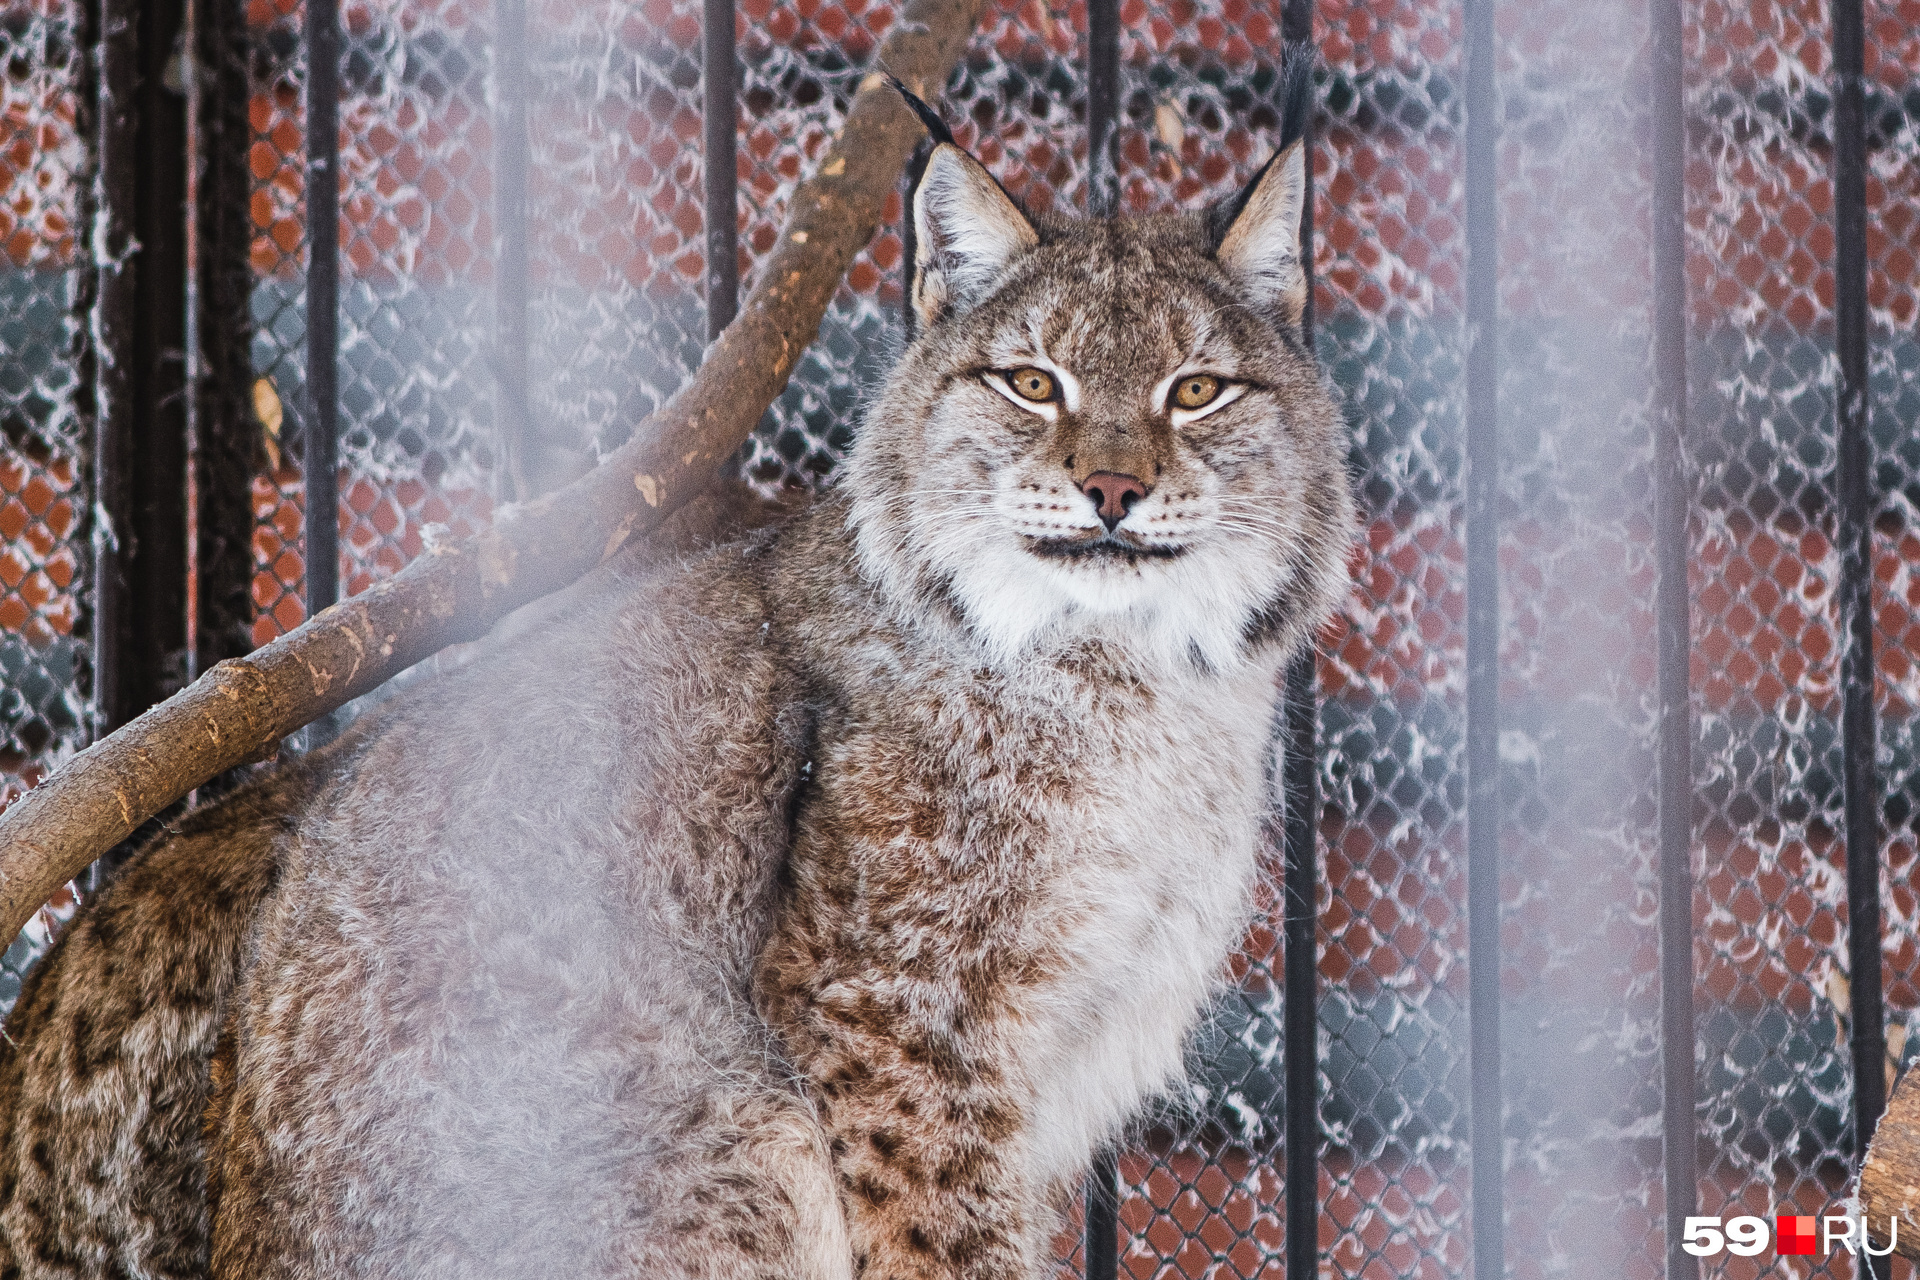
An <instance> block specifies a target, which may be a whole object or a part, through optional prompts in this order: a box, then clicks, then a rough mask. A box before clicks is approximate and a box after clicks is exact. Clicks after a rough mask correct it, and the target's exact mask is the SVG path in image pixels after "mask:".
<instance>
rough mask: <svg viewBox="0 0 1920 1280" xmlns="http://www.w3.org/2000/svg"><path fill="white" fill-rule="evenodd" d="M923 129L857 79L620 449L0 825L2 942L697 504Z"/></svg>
mask: <svg viewBox="0 0 1920 1280" xmlns="http://www.w3.org/2000/svg"><path fill="white" fill-rule="evenodd" d="M985 7H986V6H985V0H912V2H911V3H910V4H908V6H907V8H906V10H905V11H904V12H903V13H902V14H901V16H900V19H899V21H898V22H897V23H896V24H895V26H894V28H893V30H892V31H890V32H889V33H888V35H887V38H886V40H885V42H884V43H883V44H882V45H881V48H880V65H881V66H882V67H884V68H886V69H887V70H888V71H891V72H892V73H893V74H895V75H897V76H899V77H900V78H901V79H902V80H903V81H905V82H906V83H907V85H908V87H910V88H911V89H913V90H914V92H915V93H918V94H921V95H923V96H927V95H928V94H929V93H930V92H931V93H938V92H939V90H940V89H941V88H942V87H943V86H944V85H945V83H946V78H947V74H948V72H949V71H951V70H952V68H953V65H954V63H955V62H957V61H958V60H959V57H960V54H961V53H962V52H963V51H964V49H965V48H966V43H967V40H968V37H969V36H970V35H971V34H972V32H973V29H974V27H975V25H976V24H977V23H978V21H979V18H980V14H981V12H982V11H983V10H984V8H985ZM921 132H922V130H921V127H920V124H919V123H918V121H916V120H915V118H914V116H913V113H912V112H911V111H909V110H908V109H907V107H906V105H905V103H903V102H902V101H901V100H900V98H899V96H898V95H897V94H895V93H894V92H893V91H892V90H891V89H889V88H887V87H886V85H885V83H884V82H883V80H882V79H881V77H880V75H879V74H878V73H875V74H872V75H869V76H867V78H866V79H865V80H864V81H863V82H862V84H861V86H860V90H859V92H858V94H857V95H856V96H855V98H854V101H853V105H852V107H851V108H850V109H849V111H848V113H847V118H846V121H845V123H844V125H843V126H842V128H841V131H840V133H839V134H837V135H836V136H835V138H834V141H833V144H832V146H831V147H830V148H829V149H828V151H827V154H826V157H825V159H824V160H823V161H822V162H821V164H820V167H819V169H818V170H817V171H816V172H815V173H814V174H813V176H811V177H810V178H808V179H807V180H806V181H804V182H802V183H801V184H800V186H799V187H798V188H797V189H796V190H795V191H794V194H793V203H792V206H791V208H790V209H789V211H788V214H787V222H786V226H785V227H784V228H783V229H782V232H781V237H780V243H779V245H778V247H777V248H776V249H775V251H774V254H773V257H772V258H771V260H770V261H768V262H767V264H766V266H765V267H764V268H763V269H762V271H761V273H760V278H759V280H758V281H757V282H756V283H755V285H754V288H753V292H752V294H751V295H750V296H749V297H748V298H747V301H746V305H745V306H744V307H742V308H741V311H740V314H739V316H738V317H737V318H736V319H735V320H734V321H733V323H732V324H730V325H728V326H727V328H726V330H725V332H723V333H722V334H721V335H720V337H719V338H718V339H716V340H715V341H714V344H713V346H712V347H711V348H709V349H708V351H707V355H706V359H705V361H704V362H703V363H702V364H701V366H700V369H699V371H698V372H697V373H696V374H695V375H694V377H693V378H692V380H691V381H689V382H688V383H687V385H686V386H685V387H683V388H682V389H681V390H680V392H679V394H677V395H675V396H674V397H673V398H672V399H671V400H669V401H668V402H667V403H666V404H665V405H664V406H662V408H661V409H660V411H659V412H658V413H656V414H654V415H653V416H651V417H650V418H648V419H647V420H646V421H644V422H643V423H641V424H640V426H639V427H638V428H637V429H636V430H635V432H634V436H633V439H631V440H630V441H628V442H627V443H626V444H625V445H623V446H622V447H621V448H620V449H619V450H617V451H616V452H615V453H613V454H612V455H611V456H609V457H608V458H607V460H606V461H605V462H604V463H602V464H601V465H600V466H599V467H597V468H596V469H594V470H593V471H592V472H590V473H588V474H587V475H585V476H583V477H581V479H579V480H578V481H576V482H575V483H573V484H571V485H569V486H567V487H566V488H565V489H562V490H560V491H558V492H557V493H552V494H548V495H546V496H545V497H542V498H539V499H537V500H535V501H533V502H531V503H528V504H526V505H525V506H521V507H509V508H507V509H505V510H503V511H502V512H501V513H500V514H499V517H498V519H497V520H496V521H495V522H494V525H493V527H492V528H491V529H490V530H489V531H487V532H486V533H484V534H481V535H480V536H479V537H476V538H472V539H469V540H467V541H465V542H460V543H455V544H450V545H443V546H437V547H434V548H432V549H431V550H429V551H428V552H427V553H426V554H424V555H422V556H420V557H419V558H418V559H416V560H415V561H414V562H413V563H412V564H410V565H408V566H407V567H406V568H405V569H403V570H402V571H401V572H400V573H399V574H397V575H396V576H394V577H393V578H391V579H389V580H388V581H386V582H383V583H381V584H380V585H378V586H375V587H373V588H372V589H370V590H368V591H366V592H363V593H362V594H360V595H358V596H355V597H353V598H352V599H350V600H346V601H343V602H342V603H340V604H337V605H335V606H334V607H332V608H330V609H327V610H326V611H324V612H323V613H320V614H319V615H317V616H315V617H313V618H311V619H309V620H308V621H307V622H306V623H305V624H304V625H302V626H301V627H300V628H298V629H297V630H295V631H293V632H291V633H289V634H288V635H285V636H282V637H281V638H280V639H278V640H275V641H273V642H272V643H270V644H267V645H264V646H262V647H261V648H259V649H257V650H255V651H254V652H253V653H251V654H249V655H248V656H246V657H244V658H235V659H229V660H227V661H225V662H222V663H220V664H219V665H218V666H216V667H214V668H213V669H212V670H211V671H209V672H207V674H206V675H204V676H202V677H201V678H200V679H199V680H197V681H195V682H194V684H193V685H192V686H191V687H189V688H187V689H184V690H182V691H181V692H180V693H178V694H176V695H175V696H173V697H172V698H169V699H168V700H167V701H165V702H163V703H161V704H160V705H159V706H157V707H154V708H152V709H151V710H149V711H147V712H146V713H145V714H144V715H142V716H140V717H139V718H138V719H136V720H134V721H133V722H132V723H130V724H128V725H126V726H125V727H124V728H121V729H120V730H118V731H117V732H115V733H113V734H111V735H109V736H108V737H106V738H103V739H102V740H101V741H99V742H96V743H94V744H93V745H92V746H91V747H88V748H87V749H86V750H85V751H82V752H80V753H79V754H78V755H76V756H74V757H73V758H72V759H71V760H69V761H67V762H66V763H65V764H64V765H62V766H61V767H60V768H59V769H58V770H56V771H55V772H54V773H53V774H52V775H50V776H49V777H48V778H46V779H45V780H44V781H43V782H41V784H40V785H39V786H37V787H35V788H34V789H33V790H31V791H29V792H28V793H27V794H26V795H24V796H22V797H21V798H20V799H19V800H17V801H15V802H14V803H13V804H12V805H11V806H10V807H9V808H8V809H7V811H6V812H5V813H4V814H0V937H5V938H11V937H13V936H14V935H15V934H16V933H18V932H19V931H20V929H21V927H22V926H23V925H24V924H25V923H26V922H27V920H28V919H29V918H30V917H31V916H32V915H33V913H34V912H35V911H37V910H39V908H40V906H41V904H43V903H44V902H46V901H47V899H48V898H49V897H51V896H52V895H53V893H54V892H55V891H56V890H57V889H59V887H60V886H61V885H62V884H64V883H65V882H66V881H67V880H70V879H72V878H73V877H74V876H75V875H77V874H79V872H80V871H81V870H82V869H83V868H85V867H86V865H87V864H88V863H90V862H91V861H93V860H94V859H95V858H97V857H99V856H100V855H101V854H102V853H104V852H106V851H107V850H108V849H111V848H112V847H113V846H114V845H115V844H117V843H119V842H120V841H121V840H123V839H125V838H126V837H127V836H128V835H130V834H132V832H133V831H134V830H135V828H137V827H138V826H139V825H140V824H141V823H142V822H144V821H145V820H146V819H148V818H150V817H152V816H153V815H154V814H156V813H158V812H159V811H160V810H161V809H163V808H165V807H166V806H167V805H169V804H171V803H173V802H174V801H175V800H177V799H179V798H180V797H181V796H184V795H185V794H186V793H187V792H189V791H191V790H192V789H193V788H195V787H197V786H199V785H201V784H202V783H204V782H207V781H208V780H209V779H211V778H213V777H215V776H217V775H218V774H220V773H222V772H224V771H225V770H227V769H231V768H233V767H234V766H236V765H241V764H245V763H247V762H249V761H253V760H259V759H263V758H265V757H267V756H269V755H271V754H272V753H273V752H274V751H275V750H276V749H277V748H278V746H279V743H280V740H281V739H282V738H284V737H285V736H286V735H287V734H289V733H291V732H293V731H294V730H295V729H298V728H300V727H301V726H302V725H305V724H307V723H309V722H311V721H313V720H314V719H316V718H318V717H319V716H322V715H324V714H326V713H327V712H329V711H332V710H334V709H335V708H336V707H339V706H341V705H342V704H344V703H346V702H347V701H348V700H349V699H352V698H355V697H358V696H359V695H361V694H363V693H366V692H368V691H369V690H371V689H374V688H375V687H377V686H378V685H380V684H381V683H383V682H384V681H386V680H387V679H388V678H390V677H392V676H394V675H396V674H398V673H399V672H401V671H403V670H405V669H406V668H407V667H410V666H412V665H413V664H414V663H416V662H418V661H420V660H421V659H422V658H425V657H428V656H429V655H431V654H433V653H435V652H436V651H438V650H440V649H443V648H445V647H446V646H447V645H449V644H453V643H456V642H458V641H462V640H473V639H477V638H478V637H480V636H482V635H484V634H486V632H487V630H488V629H489V628H490V627H492V625H493V624H494V623H495V622H496V621H498V620H499V619H500V618H501V617H502V616H504V615H505V614H507V613H509V612H511V611H512V610H514V609H516V608H518V607H519V606H521V605H523V604H526V603H527V602H528V601H531V600H534V599H536V598H538V597H540V596H542V595H545V594H546V593H548V592H550V591H554V590H557V589H558V588H560V587H563V586H565V585H566V584H567V583H569V582H572V581H574V580H575V579H576V578H578V577H579V576H580V575H581V574H583V573H585V572H586V571H587V570H589V569H591V568H593V567H594V566H595V565H596V564H598V563H600V562H601V561H602V560H604V559H606V558H607V557H608V556H610V555H612V554H613V553H614V552H616V551H618V550H619V549H620V547H621V546H623V545H624V544H625V543H627V542H628V541H629V540H631V539H633V538H637V537H644V536H646V535H648V534H650V533H651V532H652V531H653V530H655V529H656V528H658V527H659V526H660V524H661V523H662V522H663V521H665V520H666V518H667V517H668V516H669V515H671V514H672V513H673V512H674V511H675V510H676V509H677V508H679V507H680V506H681V505H683V504H684V503H686V502H687V501H688V500H689V499H690V498H692V497H694V496H695V495H697V494H699V493H700V492H701V491H702V490H704V489H705V488H706V486H707V484H708V482H709V481H710V480H711V479H712V477H713V473H714V469H715V468H716V467H717V466H718V465H719V464H720V463H721V462H722V461H724V460H725V459H726V458H728V457H730V456H731V455H732V454H733V451H734V450H735V449H737V448H738V447H739V446H740V442H741V441H743V440H745V439H746V437H747V434H748V432H750V431H751V430H752V429H753V426H754V424H755V423H756V422H757V421H758V420H759V418H760V415H761V414H762V413H763V412H765V410H766V407H767V406H768V405H769V404H771V403H772V402H773V399H774V397H775V396H777V395H779V394H780V392H781V390H782V389H783V388H784V387H785V386H786V384H787V378H788V376H789V375H790V374H791V373H792V371H793V366H794V364H795V362H797V361H798V360H799V358H800V355H801V353H802V352H804V351H805V350H806V349H807V346H808V345H809V344H810V343H811V342H812V341H813V339H814V335H815V334H816V333H817V332H818V330H819V327H820V318H821V316H822V315H824V314H825V312H826V309H827V304H828V303H829V302H830V301H832V299H833V295H834V291H835V290H836V289H838V288H839V285H840V280H841V278H842V277H843V276H844V275H845V274H846V271H847V268H848V266H849V265H850V264H851V263H852V261H853V258H854V255H855V254H857V253H858V252H859V251H860V250H861V249H862V248H863V247H864V246H865V245H866V244H867V242H868V241H869V240H870V239H872V237H873V233H874V229H875V228H876V227H877V226H878V225H879V222H880V215H881V211H882V209H883V208H884V207H885V203H886V198H887V195H888V193H889V192H890V191H892V189H893V186H894V183H895V182H896V180H897V179H898V177H899V175H900V171H901V168H902V166H903V165H904V164H905V162H906V159H907V155H908V153H909V152H910V151H911V150H912V148H913V145H914V143H915V142H916V141H918V140H919V138H920V136H921Z"/></svg>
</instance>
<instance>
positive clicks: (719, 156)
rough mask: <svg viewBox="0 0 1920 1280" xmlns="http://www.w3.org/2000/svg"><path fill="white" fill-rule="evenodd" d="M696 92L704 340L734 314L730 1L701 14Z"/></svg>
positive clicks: (735, 93) (735, 192)
mask: <svg viewBox="0 0 1920 1280" xmlns="http://www.w3.org/2000/svg"><path fill="white" fill-rule="evenodd" d="M700 22H701V28H700V29H701V68H700V92H701V96H702V99H703V103H702V111H703V113H704V114H705V117H706V128H707V133H706V153H705V159H704V161H703V162H702V163H703V177H704V179H705V182H706V193H707V340H708V341H712V340H713V339H715V338H717V337H719V336H720V331H721V330H722V329H724V328H726V327H727V325H728V324H729V323H731V322H732V320H733V317H734V314H735V312H737V311H738V310H739V309H740V245H739V236H740V204H739V199H740V167H739V159H738V154H737V150H736V148H737V147H738V144H739V133H740V125H739V88H738V83H737V76H736V74H735V69H734V51H733V25H734V0H705V5H704V7H703V8H702V10H701V19H700Z"/></svg>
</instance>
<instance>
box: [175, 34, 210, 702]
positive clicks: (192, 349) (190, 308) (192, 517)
mask: <svg viewBox="0 0 1920 1280" xmlns="http://www.w3.org/2000/svg"><path fill="white" fill-rule="evenodd" d="M200 8H201V0H186V9H185V13H184V15H183V18H182V23H181V29H180V47H181V49H182V51H183V52H184V53H185V55H186V56H185V57H183V58H182V59H181V60H180V62H181V67H180V74H181V78H182V81H183V84H182V86H181V88H182V91H183V92H184V93H185V94H186V99H187V136H186V140H185V141H186V161H187V189H186V198H185V200H183V201H182V202H181V212H182V215H183V216H184V218H185V220H186V227H185V231H186V235H185V241H186V244H185V248H186V280H185V296H184V298H183V299H182V301H184V302H185V304H186V305H185V307H184V308H182V310H183V311H184V313H185V314H184V316H183V317H182V318H183V320H184V322H185V325H186V332H185V334H184V335H183V337H184V341H183V343H182V350H183V351H184V353H185V356H186V370H185V374H184V377H185V382H186V396H185V403H184V405H183V406H182V407H183V409H184V411H185V413H186V435H187V474H186V487H187V530H186V535H187V545H186V560H187V584H186V585H187V600H186V606H187V637H186V639H187V653H186V659H187V660H186V674H187V679H188V680H189V681H192V680H195V679H197V678H198V677H199V675H200V626H201V623H200V542H201V529H200V499H201V483H200V470H201V455H202V453H203V452H204V450H203V449H202V445H201V436H202V434H203V433H204V431H205V423H204V421H203V419H204V417H205V409H206V405H205V402H204V401H203V399H202V396H201V390H202V387H203V385H204V383H205V374H204V370H203V369H202V367H201V351H202V342H201V334H200V271H201V265H202V264H201V261H200V246H201V240H202V238H203V232H204V230H205V229H204V228H203V227H202V226H201V225H200V223H201V205H200V198H201V182H202V179H203V178H204V177H205V175H206V168H207V162H206V155H205V148H206V135H205V132H204V130H203V127H202V126H203V123H204V122H203V119H202V115H203V111H204V106H205V104H204V103H203V102H202V101H201V83H200V69H199V68H200V40H201V31H200Z"/></svg>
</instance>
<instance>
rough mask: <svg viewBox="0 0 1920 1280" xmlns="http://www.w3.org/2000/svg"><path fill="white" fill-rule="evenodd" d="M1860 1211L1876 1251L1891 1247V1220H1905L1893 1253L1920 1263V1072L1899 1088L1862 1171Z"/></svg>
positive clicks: (1909, 1074) (1910, 1074)
mask: <svg viewBox="0 0 1920 1280" xmlns="http://www.w3.org/2000/svg"><path fill="white" fill-rule="evenodd" d="M1860 1210H1861V1212H1862V1213H1864V1214H1865V1215H1866V1219H1867V1227H1868V1229H1869V1230H1870V1231H1871V1232H1872V1233H1873V1242H1874V1245H1875V1247H1877V1248H1881V1249H1884V1248H1886V1247H1887V1234H1888V1233H1887V1220H1888V1219H1889V1218H1890V1217H1893V1218H1898V1219H1899V1220H1900V1227H1899V1231H1898V1238H1897V1239H1896V1240H1895V1241H1894V1250H1895V1252H1897V1253H1900V1254H1902V1255H1904V1256H1906V1257H1909V1258H1914V1259H1920V1069H1915V1070H1911V1071H1908V1072H1907V1074H1906V1075H1905V1076H1904V1077H1903V1078H1902V1079H1901V1080H1900V1082H1899V1084H1897V1085H1895V1086H1894V1089H1893V1097H1892V1098H1890V1099H1889V1100H1888V1101H1887V1109H1886V1112H1885V1114H1883V1115H1882V1116H1881V1117H1880V1124H1879V1126H1878V1127H1877V1128H1875V1129H1874V1131H1873V1141H1872V1142H1871V1143H1869V1144H1868V1145H1867V1159H1866V1162H1865V1163H1864V1164H1863V1165H1861V1167H1860Z"/></svg>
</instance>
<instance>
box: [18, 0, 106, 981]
mask: <svg viewBox="0 0 1920 1280" xmlns="http://www.w3.org/2000/svg"><path fill="white" fill-rule="evenodd" d="M78 23H79V9H78V6H76V5H73V4H69V3H65V2H64V0H0V353H4V355H0V809H4V808H5V807H6V806H7V805H8V804H10V803H11V802H12V801H14V800H15V799H17V798H19V796H20V794H21V793H22V792H23V791H25V790H26V789H27V788H28V787H31V786H33V785H34V784H35V783H37V782H38V781H39V780H40V779H41V778H42V777H43V776H45V774H46V773H47V771H48V770H49V769H50V768H52V767H53V766H54V765H56V764H58V763H59V762H60V761H61V760H62V759H63V758H65V757H66V756H67V755H69V754H71V753H72V752H74V751H75V750H78V749H79V748H80V747H82V746H84V745H85V744H86V740H87V689H88V685H87V667H88V656H87V646H86V641H85V638H84V637H85V626H84V619H83V616H82V614H83V604H84V599H85V588H86V579H85V574H86V566H87V563H88V559H89V557H88V555H87V550H86V548H85V546H84V545H83V544H82V543H81V542H80V541H79V539H80V538H82V537H83V536H84V519H85V513H86V510H87V506H88V499H87V484H86V459H87V457H88V451H87V441H86V438H85V433H84V432H83V430H82V428H81V421H80V417H79V408H78V405H77V403H76V395H77V392H78V389H79V370H80V367H81V362H80V357H81V354H82V352H81V340H82V339H81V325H80V320H79V317H78V315H77V314H76V304H77V302H78V300H79V288H80V283H81V270H80V267H81V264H80V262H79V259H78V254H79V251H80V231H79V226H78V222H79V218H80V207H81V206H80V200H81V194H82V191H83V189H84V188H85V186H86V184H87V182H88V180H89V175H88V170H87V156H86V149H85V148H84V147H83V146H82V145H81V140H80V134H79V130H78V127H77V119H76V118H77V114H78V108H79V96H78V91H79V86H80V77H81V72H82V66H81V58H82V51H81V50H80V49H78V48H77V47H76V37H77V26H78ZM61 909H62V910H64V911H66V912H67V913H69V914H70V913H71V909H72V903H71V900H70V899H68V900H67V901H66V902H65V903H64V904H63V907H62V908H61ZM51 922H52V917H48V919H47V921H45V922H37V923H40V924H41V925H42V927H40V928H38V930H37V931H36V930H33V929H30V930H29V931H28V932H27V933H26V934H23V935H22V936H21V938H19V939H18V940H15V941H14V942H13V943H12V945H11V946H10V947H9V948H8V950H7V952H6V955H5V958H4V959H0V1012H4V1011H5V1009H6V1008H7V1007H8V1006H10V1005H11V1004H12V1002H13V994H14V992H16V991H17V990H18V989H19V982H20V975H21V974H22V973H24V972H25V969H26V967H27V966H28V965H30V964H31V963H32V961H33V960H34V959H35V958H36V957H37V956H38V955H39V953H40V951H41V950H42V949H43V948H44V946H45V944H46V941H47V937H48V936H49V934H48V927H46V926H47V925H49V924H51Z"/></svg>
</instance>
